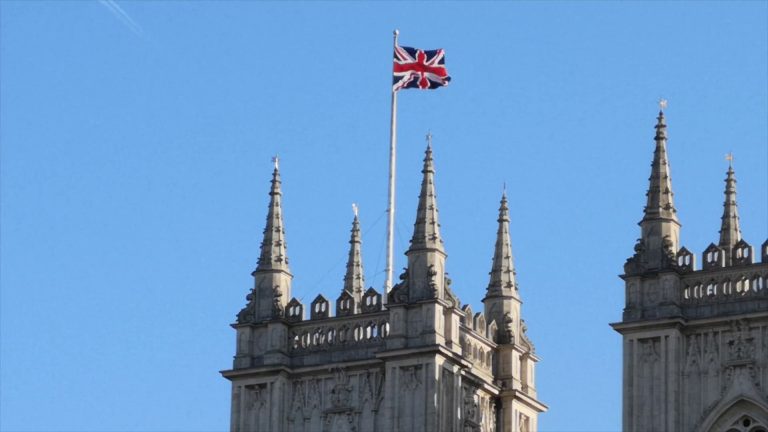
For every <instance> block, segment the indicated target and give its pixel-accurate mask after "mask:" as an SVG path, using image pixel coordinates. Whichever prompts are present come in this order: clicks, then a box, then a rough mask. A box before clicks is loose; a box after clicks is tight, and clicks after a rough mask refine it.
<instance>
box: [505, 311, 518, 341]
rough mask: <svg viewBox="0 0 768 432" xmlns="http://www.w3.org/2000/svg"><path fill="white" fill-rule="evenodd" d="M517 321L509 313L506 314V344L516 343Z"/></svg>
mask: <svg viewBox="0 0 768 432" xmlns="http://www.w3.org/2000/svg"><path fill="white" fill-rule="evenodd" d="M514 324H515V320H514V319H512V315H511V314H510V313H509V312H506V313H505V314H504V341H505V342H506V343H510V344H513V343H515V329H514V327H513V326H514Z"/></svg>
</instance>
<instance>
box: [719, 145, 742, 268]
mask: <svg viewBox="0 0 768 432" xmlns="http://www.w3.org/2000/svg"><path fill="white" fill-rule="evenodd" d="M728 159H729V164H728V174H727V177H726V178H725V202H724V203H723V217H722V224H721V225H720V243H719V244H718V246H720V247H721V248H722V249H723V250H724V251H725V256H726V260H727V261H729V258H730V256H731V250H733V246H734V245H735V244H736V243H738V242H739V240H741V229H739V210H738V208H737V206H736V177H735V176H734V174H735V173H734V171H733V163H732V162H731V161H732V159H733V157H732V156H731V155H728Z"/></svg>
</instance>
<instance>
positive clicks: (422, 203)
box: [409, 144, 445, 253]
mask: <svg viewBox="0 0 768 432" xmlns="http://www.w3.org/2000/svg"><path fill="white" fill-rule="evenodd" d="M424 154H425V156H424V167H423V168H422V170H421V172H422V174H423V175H424V176H423V179H422V181H421V193H420V194H419V206H418V209H417V211H416V223H415V224H414V229H413V237H412V238H411V247H410V249H409V251H414V250H420V249H433V250H437V251H440V252H442V253H445V250H444V249H443V239H442V238H441V236H440V223H439V222H438V215H437V214H438V210H437V195H436V193H435V184H434V180H435V179H434V177H435V168H434V165H433V160H432V146H431V145H429V144H428V145H427V150H426V151H425V152H424Z"/></svg>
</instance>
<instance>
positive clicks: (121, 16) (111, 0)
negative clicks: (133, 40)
mask: <svg viewBox="0 0 768 432" xmlns="http://www.w3.org/2000/svg"><path fill="white" fill-rule="evenodd" d="M99 3H101V4H102V6H104V7H105V8H107V9H108V10H109V11H110V12H111V13H112V15H114V16H115V18H117V19H118V20H120V22H122V23H123V24H124V25H125V26H126V27H128V29H129V30H130V31H132V32H133V33H134V34H135V35H136V36H144V29H142V28H141V26H140V25H139V24H138V23H137V22H136V21H134V20H133V18H131V16H130V15H128V13H127V12H126V11H124V10H123V8H121V7H120V5H118V4H117V2H115V0H99Z"/></svg>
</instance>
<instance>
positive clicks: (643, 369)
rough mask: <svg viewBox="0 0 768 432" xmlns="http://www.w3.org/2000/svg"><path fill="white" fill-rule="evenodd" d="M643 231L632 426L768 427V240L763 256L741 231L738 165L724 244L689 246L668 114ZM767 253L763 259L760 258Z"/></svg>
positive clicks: (631, 429)
mask: <svg viewBox="0 0 768 432" xmlns="http://www.w3.org/2000/svg"><path fill="white" fill-rule="evenodd" d="M657 120H658V121H657V124H656V136H655V142H656V148H655V151H654V154H653V163H652V164H651V177H650V179H649V180H650V185H649V188H648V192H647V204H646V207H645V211H644V215H643V219H642V220H641V221H640V227H641V230H640V238H639V239H638V241H637V244H636V245H635V254H634V255H633V256H632V257H631V258H629V259H628V260H627V263H626V264H625V266H624V274H623V275H622V279H624V281H625V299H626V302H625V307H624V314H623V319H622V321H621V322H618V323H615V324H612V326H613V328H614V329H615V330H616V331H618V332H619V333H621V334H622V336H623V352H624V360H623V366H624V367H623V375H624V384H623V430H624V431H627V432H653V431H657V432H663V431H686V432H687V431H691V432H693V431H702V432H710V431H712V432H715V431H728V432H765V431H766V430H768V241H766V242H765V243H763V245H762V246H761V248H760V257H755V256H754V250H753V248H752V246H750V245H749V244H748V243H747V242H746V241H744V240H743V239H742V238H741V231H740V229H739V216H738V213H737V210H736V179H735V172H734V170H733V166H732V164H729V167H728V173H727V177H726V180H725V183H726V187H725V203H724V210H723V216H722V223H721V228H720V240H719V242H718V244H714V243H712V244H710V245H709V247H707V248H706V250H705V251H704V253H703V266H702V268H700V269H699V268H697V266H696V256H695V255H694V254H693V253H691V252H690V251H688V249H686V248H684V247H682V248H681V247H680V222H679V221H678V218H677V211H676V210H675V206H674V203H673V200H672V198H673V193H672V179H671V178H670V170H669V160H668V158H667V134H666V128H667V125H666V121H665V118H664V113H663V111H662V112H659V116H658V119H657ZM757 258H759V259H760V262H758V261H757Z"/></svg>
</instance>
